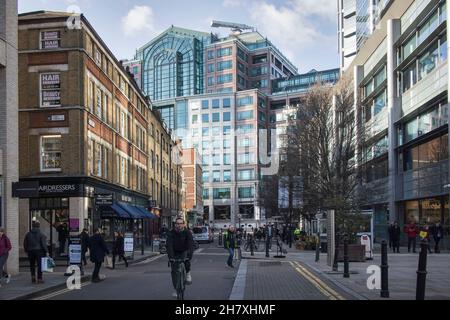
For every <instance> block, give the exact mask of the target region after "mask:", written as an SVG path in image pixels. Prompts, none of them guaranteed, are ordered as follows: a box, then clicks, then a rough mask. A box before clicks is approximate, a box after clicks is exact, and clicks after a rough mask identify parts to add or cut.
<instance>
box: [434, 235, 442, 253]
mask: <svg viewBox="0 0 450 320" xmlns="http://www.w3.org/2000/svg"><path fill="white" fill-rule="evenodd" d="M439 241H441V238H435V239H434V252H436V253H440V252H441V250H439Z"/></svg>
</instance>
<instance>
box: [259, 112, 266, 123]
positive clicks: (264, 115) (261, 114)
mask: <svg viewBox="0 0 450 320" xmlns="http://www.w3.org/2000/svg"><path fill="white" fill-rule="evenodd" d="M258 119H259V121H266V114H265V113H264V112H262V111H258Z"/></svg>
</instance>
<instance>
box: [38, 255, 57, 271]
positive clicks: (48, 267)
mask: <svg viewBox="0 0 450 320" xmlns="http://www.w3.org/2000/svg"><path fill="white" fill-rule="evenodd" d="M49 259H51V260H52V261H53V259H52V258H49V257H43V258H42V259H41V270H42V272H53V267H54V264H55V262H54V261H53V262H50V264H49Z"/></svg>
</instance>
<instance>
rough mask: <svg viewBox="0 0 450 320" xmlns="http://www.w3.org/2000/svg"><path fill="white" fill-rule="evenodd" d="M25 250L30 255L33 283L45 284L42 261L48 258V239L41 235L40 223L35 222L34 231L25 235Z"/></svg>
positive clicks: (33, 224)
mask: <svg viewBox="0 0 450 320" xmlns="http://www.w3.org/2000/svg"><path fill="white" fill-rule="evenodd" d="M23 248H24V250H25V252H26V253H27V254H28V260H29V261H30V272H31V282H32V283H44V280H42V267H41V260H42V258H43V257H45V256H48V249H47V238H46V236H45V235H44V234H42V233H41V230H40V223H39V221H33V223H32V229H31V231H29V232H28V233H27V234H26V235H25V239H24V241H23ZM36 263H37V282H36Z"/></svg>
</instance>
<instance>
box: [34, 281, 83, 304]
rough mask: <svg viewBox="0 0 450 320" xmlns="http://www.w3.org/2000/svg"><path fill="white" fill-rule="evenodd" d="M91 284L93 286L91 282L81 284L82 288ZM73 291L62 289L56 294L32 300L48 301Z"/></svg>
mask: <svg viewBox="0 0 450 320" xmlns="http://www.w3.org/2000/svg"><path fill="white" fill-rule="evenodd" d="M90 284H91V282H90V281H89V282H84V283H82V284H81V287H85V286H87V285H90ZM74 290H75V289H74ZM80 290H81V289H80ZM71 291H73V290H69V289H67V288H66V289H62V290H59V291H56V292H52V293H49V294H47V295H45V296H42V297H38V298H34V299H32V300H47V299H50V298H53V297H56V296H59V295H62V294H64V293H68V292H71Z"/></svg>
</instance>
